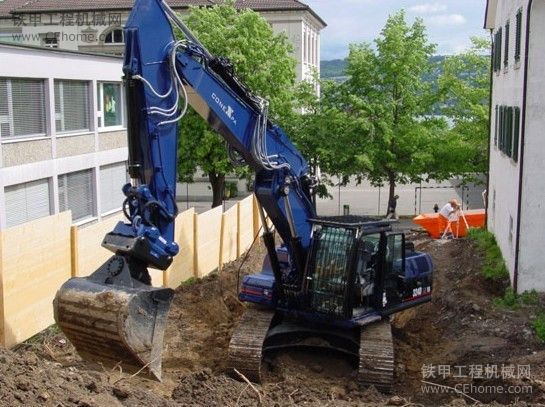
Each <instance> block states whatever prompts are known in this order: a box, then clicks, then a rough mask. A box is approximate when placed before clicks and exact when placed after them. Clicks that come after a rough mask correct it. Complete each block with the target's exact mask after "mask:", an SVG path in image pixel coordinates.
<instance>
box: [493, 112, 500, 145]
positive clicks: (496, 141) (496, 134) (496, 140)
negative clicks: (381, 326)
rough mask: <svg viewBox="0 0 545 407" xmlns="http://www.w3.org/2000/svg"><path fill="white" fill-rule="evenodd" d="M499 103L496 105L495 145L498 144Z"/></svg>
mask: <svg viewBox="0 0 545 407" xmlns="http://www.w3.org/2000/svg"><path fill="white" fill-rule="evenodd" d="M498 114H499V113H498V105H496V116H495V118H496V120H495V123H496V124H495V126H494V145H495V146H497V145H498V124H499V116H498Z"/></svg>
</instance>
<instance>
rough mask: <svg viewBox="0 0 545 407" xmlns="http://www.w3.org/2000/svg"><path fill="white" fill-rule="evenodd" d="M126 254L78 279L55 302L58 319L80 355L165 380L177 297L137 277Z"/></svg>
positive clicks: (63, 286)
mask: <svg viewBox="0 0 545 407" xmlns="http://www.w3.org/2000/svg"><path fill="white" fill-rule="evenodd" d="M133 274H134V273H131V267H130V265H129V263H128V261H127V260H126V259H125V258H124V257H123V256H117V255H116V256H113V257H112V258H110V260H108V261H107V262H106V263H104V264H103V265H102V266H101V267H100V268H99V269H98V270H97V271H95V272H94V273H93V274H92V275H91V276H89V277H85V278H78V277H76V278H72V279H70V280H68V281H67V282H66V283H64V284H63V285H62V287H61V288H60V289H59V291H58V292H57V295H56V296H55V299H54V301H53V307H54V315H55V321H56V322H57V325H58V326H59V327H60V329H61V330H62V331H63V332H64V333H65V335H66V336H67V338H68V339H69V340H70V342H72V344H73V345H74V347H75V348H76V350H77V351H78V353H79V354H80V356H81V357H82V358H83V359H85V360H88V361H91V362H95V363H99V364H102V365H104V366H109V367H112V366H116V365H117V366H120V367H121V368H122V369H123V371H126V372H132V373H135V372H141V373H142V374H143V375H146V376H148V377H150V378H153V379H156V380H161V352H162V348H163V336H164V330H165V325H166V321H167V315H168V311H169V308H170V304H171V302H172V298H173V296H174V291H173V290H171V289H169V288H154V287H151V286H149V285H146V284H142V283H141V282H139V281H137V280H135V279H134V278H133V277H132V275H133Z"/></svg>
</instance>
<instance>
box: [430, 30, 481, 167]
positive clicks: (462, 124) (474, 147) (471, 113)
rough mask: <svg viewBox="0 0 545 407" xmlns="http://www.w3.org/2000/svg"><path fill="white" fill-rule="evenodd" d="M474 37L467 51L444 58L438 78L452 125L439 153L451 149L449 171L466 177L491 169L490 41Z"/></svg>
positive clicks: (440, 155) (445, 152) (442, 111)
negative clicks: (452, 166)
mask: <svg viewBox="0 0 545 407" xmlns="http://www.w3.org/2000/svg"><path fill="white" fill-rule="evenodd" d="M471 41H472V47H471V48H470V49H469V50H468V51H466V52H463V53H460V54H457V55H453V56H450V57H447V58H446V59H445V60H444V62H443V69H442V71H443V73H442V75H441V76H440V77H439V80H438V84H439V89H440V91H441V93H442V97H443V98H444V102H443V104H442V108H441V113H442V114H443V115H445V116H447V117H449V118H450V119H451V121H452V123H453V125H452V127H451V129H450V130H449V137H448V139H449V142H448V143H445V144H444V145H443V146H442V147H443V148H442V150H443V151H438V155H437V156H438V157H444V156H446V155H447V154H449V151H452V152H451V153H450V154H451V159H450V160H449V162H450V163H451V165H455V166H456V167H455V168H451V169H450V171H451V172H452V173H454V174H459V175H464V176H466V177H467V176H468V175H473V174H480V173H485V172H487V171H488V158H487V146H488V134H489V97H490V55H489V52H490V41H489V40H488V39H486V38H477V37H474V38H472V39H471ZM487 54H488V55H487ZM453 155H454V157H453Z"/></svg>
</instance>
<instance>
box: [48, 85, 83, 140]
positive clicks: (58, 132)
mask: <svg viewBox="0 0 545 407" xmlns="http://www.w3.org/2000/svg"><path fill="white" fill-rule="evenodd" d="M63 82H78V83H84V84H85V86H86V88H87V102H86V103H87V106H86V107H87V128H86V129H76V130H61V129H59V127H58V126H57V106H56V102H57V100H56V95H55V86H56V84H57V83H59V84H60V85H62V83H63ZM91 84H92V82H91V81H86V80H79V79H63V78H55V79H54V80H53V90H52V91H53V117H51V121H52V122H54V123H55V135H56V137H70V136H79V135H82V134H89V133H92V132H93V112H92V110H91V106H92V105H93V103H92V89H91V87H92V86H91ZM59 97H60V111H61V113H60V114H61V115H62V119H61V120H64V103H63V102H64V92H61V91H60V90H59Z"/></svg>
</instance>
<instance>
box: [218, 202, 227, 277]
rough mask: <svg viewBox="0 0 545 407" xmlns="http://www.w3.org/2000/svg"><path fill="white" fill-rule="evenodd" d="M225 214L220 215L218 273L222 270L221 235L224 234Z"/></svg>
mask: <svg viewBox="0 0 545 407" xmlns="http://www.w3.org/2000/svg"><path fill="white" fill-rule="evenodd" d="M226 218H227V217H226V216H225V212H223V213H222V214H221V227H220V257H219V259H218V271H221V269H222V268H223V249H224V247H223V234H224V232H225V220H226Z"/></svg>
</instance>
